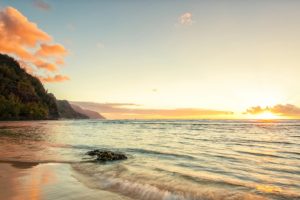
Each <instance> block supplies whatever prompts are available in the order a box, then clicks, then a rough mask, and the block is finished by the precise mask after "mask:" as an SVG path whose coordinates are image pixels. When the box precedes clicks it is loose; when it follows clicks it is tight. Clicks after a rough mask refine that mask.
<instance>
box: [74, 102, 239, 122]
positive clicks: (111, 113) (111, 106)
mask: <svg viewBox="0 0 300 200" xmlns="http://www.w3.org/2000/svg"><path fill="white" fill-rule="evenodd" d="M71 103H73V104H75V105H78V106H80V107H82V108H84V109H89V110H94V111H96V112H99V113H101V114H103V115H104V116H105V117H107V118H110V119H120V118H123V119H124V118H125V119H129V118H138V119H144V118H157V119H159V118H161V119H162V118H170V119H171V118H174V119H175V118H176V119H180V118H181V119H186V118H217V117H220V118H222V117H224V116H230V115H233V112H229V111H218V110H209V109H197V108H181V109H142V108H139V107H138V106H139V105H137V104H128V103H93V102H71Z"/></svg>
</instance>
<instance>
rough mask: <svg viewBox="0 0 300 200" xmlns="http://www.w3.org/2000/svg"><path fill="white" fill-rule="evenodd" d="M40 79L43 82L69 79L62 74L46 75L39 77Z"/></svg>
mask: <svg viewBox="0 0 300 200" xmlns="http://www.w3.org/2000/svg"><path fill="white" fill-rule="evenodd" d="M39 78H40V80H41V81H43V82H63V81H67V80H70V78H69V77H68V76H63V75H55V76H52V77H51V76H48V77H39Z"/></svg>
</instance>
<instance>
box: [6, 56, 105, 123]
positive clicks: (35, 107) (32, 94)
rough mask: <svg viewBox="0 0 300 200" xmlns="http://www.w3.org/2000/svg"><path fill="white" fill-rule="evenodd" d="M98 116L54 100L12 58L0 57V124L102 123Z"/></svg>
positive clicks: (51, 95) (53, 97) (65, 102)
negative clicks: (81, 120) (39, 122)
mask: <svg viewBox="0 0 300 200" xmlns="http://www.w3.org/2000/svg"><path fill="white" fill-rule="evenodd" d="M97 114H98V115H99V116H98V115H97ZM97 114H96V112H93V111H90V110H84V109H81V110H80V109H77V108H76V111H75V109H73V108H72V106H71V105H70V103H69V102H68V101H67V100H57V99H56V98H55V96H54V95H53V94H52V93H49V92H48V91H47V90H46V89H45V88H44V86H43V84H42V83H41V81H40V80H39V79H38V78H36V77H34V76H32V75H30V74H29V73H27V72H26V71H25V70H24V69H23V68H21V67H20V65H19V63H18V62H17V61H16V60H15V59H14V58H12V57H10V56H8V55H5V54H0V120H49V119H50V120H52V119H89V118H92V119H103V117H102V116H101V115H100V114H99V113H97ZM90 116H91V117H90Z"/></svg>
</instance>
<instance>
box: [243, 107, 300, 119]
mask: <svg viewBox="0 0 300 200" xmlns="http://www.w3.org/2000/svg"><path fill="white" fill-rule="evenodd" d="M263 112H272V113H274V114H277V115H280V116H287V117H300V108H299V107H297V106H295V105H292V104H286V105H282V104H277V105H275V106H272V107H264V108H262V107H260V106H256V107H251V108H249V109H247V110H246V112H245V113H244V114H254V115H255V114H260V113H263Z"/></svg>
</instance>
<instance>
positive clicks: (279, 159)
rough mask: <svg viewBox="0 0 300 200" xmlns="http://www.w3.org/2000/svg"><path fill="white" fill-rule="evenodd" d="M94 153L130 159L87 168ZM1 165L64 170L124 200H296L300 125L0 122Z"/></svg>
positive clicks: (299, 179)
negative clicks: (117, 154) (53, 166)
mask: <svg viewBox="0 0 300 200" xmlns="http://www.w3.org/2000/svg"><path fill="white" fill-rule="evenodd" d="M93 149H103V150H110V151H117V152H123V153H125V154H126V155H127V156H128V159H127V160H124V161H114V162H106V163H103V162H89V161H90V157H89V156H88V155H86V152H87V151H89V150H93ZM0 162H1V163H26V164H27V165H28V164H29V165H30V163H31V164H32V167H34V166H35V165H38V164H43V163H62V164H65V165H69V166H70V168H71V169H72V176H73V177H74V178H75V179H76V180H77V181H78V182H80V183H81V184H83V185H85V186H86V187H90V188H93V189H94V190H102V191H108V192H110V193H116V194H118V195H119V196H120V197H121V198H122V197H124V199H125V198H126V199H141V200H173V199H174V200H184V199H189V200H197V199H199V200H240V199H243V200H248V199H258V200H259V199H274V200H283V199H289V200H290V199H300V121H298V120H273V121H259V120H60V121H19V122H0ZM0 178H1V175H0ZM0 193H1V188H0ZM64 199H68V197H65V198H64Z"/></svg>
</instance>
